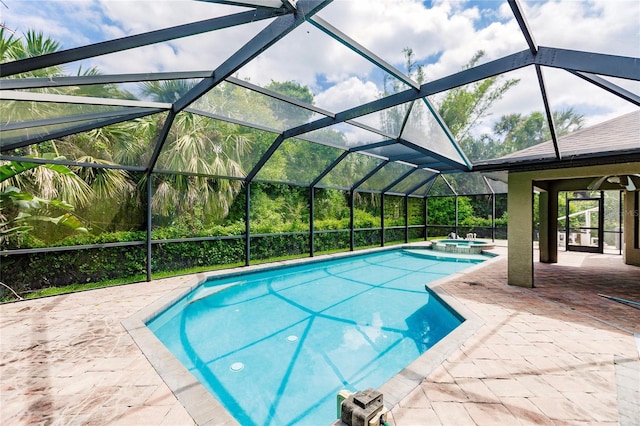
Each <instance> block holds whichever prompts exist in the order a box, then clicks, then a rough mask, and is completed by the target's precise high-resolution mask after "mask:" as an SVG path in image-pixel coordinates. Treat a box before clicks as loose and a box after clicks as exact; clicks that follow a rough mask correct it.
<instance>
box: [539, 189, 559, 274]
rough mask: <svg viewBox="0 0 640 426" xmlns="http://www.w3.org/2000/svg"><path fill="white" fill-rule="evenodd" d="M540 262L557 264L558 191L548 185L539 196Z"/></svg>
mask: <svg viewBox="0 0 640 426" xmlns="http://www.w3.org/2000/svg"><path fill="white" fill-rule="evenodd" d="M539 202H540V203H539V206H538V217H539V219H540V223H539V225H538V229H539V231H540V235H539V243H540V262H542V263H558V191H557V190H556V189H555V185H553V184H551V185H549V188H548V190H547V191H542V192H540V194H539Z"/></svg>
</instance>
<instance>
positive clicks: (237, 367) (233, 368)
mask: <svg viewBox="0 0 640 426" xmlns="http://www.w3.org/2000/svg"><path fill="white" fill-rule="evenodd" d="M243 368H244V364H243V363H241V362H234V363H233V364H231V371H240V370H242V369H243Z"/></svg>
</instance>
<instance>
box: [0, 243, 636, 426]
mask: <svg viewBox="0 0 640 426" xmlns="http://www.w3.org/2000/svg"><path fill="white" fill-rule="evenodd" d="M495 251H496V252H499V253H501V254H505V253H506V248H504V247H497V248H496V249H495ZM535 276H536V285H537V287H536V288H535V289H522V288H516V287H510V286H508V285H506V277H507V261H506V256H503V257H501V258H500V259H498V260H495V261H492V262H490V263H489V264H487V265H486V266H482V267H480V268H474V272H473V273H472V274H457V275H456V276H454V277H452V278H451V279H450V280H448V281H446V282H444V283H441V284H440V285H439V286H438V289H439V290H442V291H444V292H446V293H448V294H449V295H450V296H451V297H453V298H454V299H455V300H456V303H459V304H462V305H464V306H465V307H466V308H467V309H469V310H471V311H472V312H473V313H474V314H475V315H476V316H477V317H479V318H480V319H481V321H482V324H481V325H480V326H479V328H478V329H477V330H475V332H474V333H473V334H472V335H471V337H469V338H467V339H466V340H465V341H464V342H463V343H462V345H461V346H460V347H458V348H457V349H455V350H453V351H452V352H451V353H450V354H449V355H448V356H447V358H446V360H445V361H444V362H442V363H441V364H439V365H438V366H436V368H435V369H434V370H433V371H432V373H431V374H430V375H429V376H428V377H427V378H426V379H425V380H424V381H422V383H421V384H420V385H419V386H417V387H415V388H414V389H413V390H412V391H410V392H409V393H408V395H407V396H405V397H404V398H402V399H400V400H399V403H398V404H396V405H395V406H394V407H393V409H392V410H391V413H390V415H389V423H390V424H391V425H397V426H402V425H407V426H413V425H432V424H433V425H439V424H442V425H464V424H468V425H474V424H476V425H506V424H509V425H516V424H549V425H551V424H571V425H581V424H605V425H606V424H611V425H617V424H620V425H622V426H625V425H638V424H640V423H639V422H640V420H639V419H640V360H639V357H638V352H639V351H640V337H638V336H634V333H640V310H639V309H637V308H634V307H632V306H628V305H625V304H622V303H618V302H614V301H612V300H610V299H607V298H604V297H601V296H599V295H598V294H606V295H611V296H617V297H621V298H624V299H628V300H634V301H640V284H639V283H640V268H636V267H631V266H627V265H624V264H623V263H622V260H621V259H620V257H619V256H610V255H590V254H584V253H565V252H561V253H560V262H559V263H558V264H552V265H547V264H539V263H537V262H536V264H535ZM192 281H193V278H192V277H179V278H172V279H163V280H157V281H153V282H150V283H139V284H133V285H126V286H119V287H112V288H106V289H99V290H91V291H86V292H80V293H75V294H69V295H63V296H55V297H49V298H44V299H39V300H31V301H24V302H19V303H12V304H4V305H0V320H1V321H2V323H1V324H2V325H1V328H0V356H1V358H0V359H1V361H0V424H12V425H21V424H65V425H66V424H83V425H92V424H93V425H104V424H110V425H134V424H135V425H142V424H149V425H190V424H194V421H193V419H192V417H191V416H190V415H189V414H188V413H187V411H186V409H185V408H184V407H183V406H182V404H181V403H180V402H179V401H178V399H177V398H176V397H175V396H174V394H173V393H172V392H171V390H170V389H169V388H168V387H167V385H166V384H165V383H164V382H163V380H162V379H161V378H160V376H159V375H158V374H157V373H156V371H155V370H154V368H153V367H152V365H151V364H150V363H149V361H148V360H147V358H146V357H145V355H144V354H143V353H142V352H141V351H140V349H139V348H138V346H137V345H136V343H135V342H134V340H133V339H132V338H131V336H130V335H129V334H128V333H127V331H126V330H125V328H124V327H123V326H122V321H124V320H126V319H128V318H130V317H131V316H132V315H134V314H136V313H137V312H139V311H140V310H142V309H143V308H145V307H147V306H149V305H150V304H152V303H153V302H156V301H158V300H159V299H162V298H165V297H166V296H167V295H168V294H169V293H171V292H175V291H179V289H183V288H185V287H187V286H189V285H190V283H191V282H192ZM208 424H220V423H219V422H216V421H215V420H211V421H210V422H209V423H208Z"/></svg>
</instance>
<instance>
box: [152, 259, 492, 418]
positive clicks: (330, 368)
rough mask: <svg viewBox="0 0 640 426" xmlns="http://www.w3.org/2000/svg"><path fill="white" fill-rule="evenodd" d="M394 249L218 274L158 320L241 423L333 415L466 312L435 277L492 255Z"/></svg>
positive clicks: (166, 338)
mask: <svg viewBox="0 0 640 426" xmlns="http://www.w3.org/2000/svg"><path fill="white" fill-rule="evenodd" d="M427 253H428V251H424V250H415V251H406V250H393V251H384V252H378V253H374V254H367V255H359V256H353V257H349V258H343V259H336V260H330V261H323V262H311V263H307V264H305V265H299V266H293V267H286V268H278V269H271V270H267V271H261V272H254V273H248V274H242V275H237V274H236V275H233V276H228V277H226V278H220V279H215V280H210V281H207V282H205V283H203V284H201V285H200V286H198V287H197V288H196V289H194V291H192V292H191V293H189V294H188V295H187V296H186V297H184V298H182V299H181V300H180V301H178V302H177V303H176V304H174V305H173V306H171V307H170V308H169V309H167V310H165V311H164V312H162V313H161V314H160V315H158V316H157V317H155V318H154V319H152V320H151V321H150V322H149V323H148V324H147V326H148V327H149V328H150V329H151V330H152V331H153V332H154V333H155V334H156V336H157V337H158V338H159V339H160V340H161V341H162V342H163V343H164V344H165V345H166V346H167V347H168V348H169V350H170V351H171V352H172V353H173V354H174V355H175V356H176V357H177V358H178V359H179V360H180V361H181V362H182V363H183V364H184V365H185V366H186V367H187V369H188V370H189V371H190V372H191V373H192V374H193V375H194V376H196V377H197V378H198V380H199V381H200V382H201V383H202V384H203V385H204V386H205V387H206V388H207V389H208V390H209V391H210V392H211V393H212V394H213V395H215V396H216V398H217V399H218V400H219V401H220V402H221V403H222V405H224V406H225V407H226V409H227V410H228V411H229V412H230V413H231V414H232V415H233V416H234V417H235V418H236V419H237V420H238V421H239V422H240V424H242V425H288V424H300V425H324V424H329V423H331V422H332V421H334V420H335V419H336V394H337V393H338V391H339V390H341V389H349V390H351V391H356V390H362V389H366V388H369V387H373V388H377V387H379V386H381V385H382V384H383V383H384V382H386V381H387V380H389V379H390V378H391V377H393V376H394V375H395V374H397V373H398V372H399V371H400V370H402V369H403V368H404V367H406V366H407V365H408V364H409V363H410V362H412V361H413V360H415V359H416V358H417V357H418V356H419V355H420V354H422V353H423V352H425V351H426V350H427V349H428V348H429V347H431V346H433V345H434V344H435V343H436V342H438V341H439V340H440V339H442V338H443V337H444V336H445V335H447V334H448V333H449V332H451V331H452V330H453V329H454V328H456V327H457V326H458V325H459V324H460V323H461V322H462V319H461V318H460V317H459V316H458V315H456V314H455V312H453V311H452V310H450V309H449V308H448V307H447V306H445V305H443V303H442V302H441V301H440V300H439V299H438V298H437V297H435V296H434V295H433V294H432V293H431V292H429V291H426V290H425V283H427V282H430V281H433V280H436V279H439V278H442V277H443V276H446V275H449V274H451V273H454V272H457V271H460V270H462V269H464V268H467V267H469V266H472V265H473V264H474V263H478V262H480V261H482V260H481V259H482V258H480V257H474V258H471V257H470V258H467V259H464V260H462V259H457V258H454V257H449V258H442V259H437V258H435V257H434V256H431V255H428V254H427Z"/></svg>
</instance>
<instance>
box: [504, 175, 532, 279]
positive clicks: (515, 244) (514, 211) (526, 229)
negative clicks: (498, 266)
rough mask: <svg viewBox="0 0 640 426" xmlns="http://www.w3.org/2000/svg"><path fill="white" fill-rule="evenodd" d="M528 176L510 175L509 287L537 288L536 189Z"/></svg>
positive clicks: (508, 198) (508, 200) (508, 199)
mask: <svg viewBox="0 0 640 426" xmlns="http://www.w3.org/2000/svg"><path fill="white" fill-rule="evenodd" d="M532 183H533V182H532V180H531V178H530V177H528V176H527V175H526V174H520V173H509V193H508V195H507V202H508V205H509V219H508V227H509V229H508V233H507V237H508V241H509V250H508V252H509V254H508V261H509V266H508V279H507V280H508V283H509V285H515V286H519V287H529V288H531V287H533V220H532V212H533V186H532Z"/></svg>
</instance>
